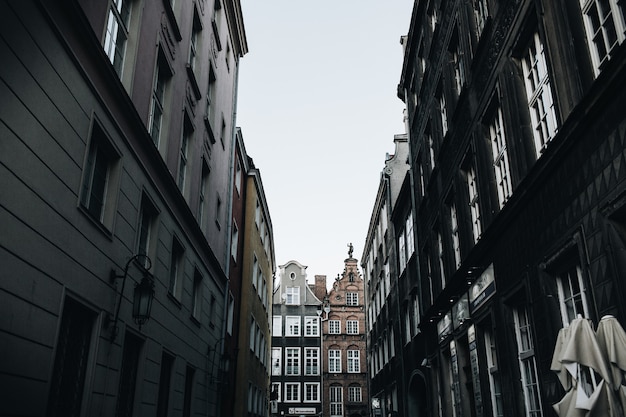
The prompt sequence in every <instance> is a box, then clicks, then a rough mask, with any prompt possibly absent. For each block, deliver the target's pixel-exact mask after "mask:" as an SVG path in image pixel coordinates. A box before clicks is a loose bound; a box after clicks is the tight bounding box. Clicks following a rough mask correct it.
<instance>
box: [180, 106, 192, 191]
mask: <svg viewBox="0 0 626 417" xmlns="http://www.w3.org/2000/svg"><path fill="white" fill-rule="evenodd" d="M184 119H185V122H184V123H183V136H182V137H181V140H180V149H179V150H178V188H179V189H180V192H181V193H183V195H184V194H185V180H186V179H187V165H188V163H189V158H188V154H189V142H190V141H191V138H192V135H193V129H192V127H191V126H192V125H191V122H189V121H188V120H187V116H185V117H184Z"/></svg>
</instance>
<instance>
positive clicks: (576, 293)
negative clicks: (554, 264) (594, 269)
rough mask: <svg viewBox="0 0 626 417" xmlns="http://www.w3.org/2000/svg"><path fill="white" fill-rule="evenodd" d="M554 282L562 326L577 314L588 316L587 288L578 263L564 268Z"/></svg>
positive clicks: (566, 324) (567, 324) (565, 325)
mask: <svg viewBox="0 0 626 417" xmlns="http://www.w3.org/2000/svg"><path fill="white" fill-rule="evenodd" d="M556 282H557V288H558V292H559V304H560V307H561V318H562V319H563V327H567V326H569V323H570V322H571V321H572V320H573V319H575V318H576V317H577V316H578V315H579V314H580V315H581V316H582V317H587V318H588V317H589V304H588V301H587V288H586V285H585V281H584V279H583V274H582V269H581V268H580V265H579V264H578V263H575V264H573V265H571V266H570V267H569V268H567V269H565V270H564V271H563V272H561V273H560V274H558V276H557V280H556Z"/></svg>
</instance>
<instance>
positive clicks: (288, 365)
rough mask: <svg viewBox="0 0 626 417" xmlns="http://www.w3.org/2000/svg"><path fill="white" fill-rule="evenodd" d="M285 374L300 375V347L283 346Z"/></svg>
mask: <svg viewBox="0 0 626 417" xmlns="http://www.w3.org/2000/svg"><path fill="white" fill-rule="evenodd" d="M285 375H300V348H299V347H295V348H294V347H286V348H285Z"/></svg>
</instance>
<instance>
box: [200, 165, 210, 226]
mask: <svg viewBox="0 0 626 417" xmlns="http://www.w3.org/2000/svg"><path fill="white" fill-rule="evenodd" d="M210 172H211V171H210V170H209V165H208V164H207V163H206V161H205V160H204V158H202V174H201V177H200V190H199V193H198V223H199V224H200V227H201V228H202V230H203V231H204V230H205V228H206V226H207V224H206V217H207V216H206V213H205V211H206V208H207V205H206V204H207V190H208V187H209V173H210Z"/></svg>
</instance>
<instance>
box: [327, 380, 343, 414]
mask: <svg viewBox="0 0 626 417" xmlns="http://www.w3.org/2000/svg"><path fill="white" fill-rule="evenodd" d="M328 399H329V400H330V416H331V417H341V416H343V387H342V386H340V385H339V386H335V385H333V386H330V387H329V396H328Z"/></svg>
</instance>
